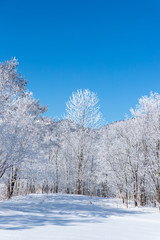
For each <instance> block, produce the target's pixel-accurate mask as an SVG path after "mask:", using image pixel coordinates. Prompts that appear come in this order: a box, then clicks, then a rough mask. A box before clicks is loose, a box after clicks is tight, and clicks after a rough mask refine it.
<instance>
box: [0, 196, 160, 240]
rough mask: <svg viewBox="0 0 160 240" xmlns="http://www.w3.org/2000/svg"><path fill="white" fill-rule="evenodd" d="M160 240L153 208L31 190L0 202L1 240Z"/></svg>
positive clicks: (159, 220)
mask: <svg viewBox="0 0 160 240" xmlns="http://www.w3.org/2000/svg"><path fill="white" fill-rule="evenodd" d="M11 239H12V240H32V239H33V240H42V239H43V240H51V239H52V240H59V239H61V240H160V214H159V212H158V209H154V208H132V207H130V208H129V209H126V208H125V207H124V206H123V205H121V202H120V201H118V200H113V199H103V198H97V197H86V196H78V195H63V194H49V195H41V194H32V195H29V196H26V197H15V198H13V199H12V200H11V201H3V202H0V240H11Z"/></svg>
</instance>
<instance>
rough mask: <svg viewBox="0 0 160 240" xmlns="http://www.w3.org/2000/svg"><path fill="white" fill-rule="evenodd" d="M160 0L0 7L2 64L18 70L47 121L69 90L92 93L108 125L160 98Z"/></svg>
mask: <svg viewBox="0 0 160 240" xmlns="http://www.w3.org/2000/svg"><path fill="white" fill-rule="evenodd" d="M159 12H160V1H159V0H152V1H147V0H145V1H143V0H139V1H137V0H134V1H128V0H126V1H123V0H122V1H119V0H112V1H107V0H106V1H105V0H104V1H101V0H99V1H98V0H96V1H94V0H92V1H90V0H57V1H55V0H45V1H41V0H39V1H38V0H32V1H31V0H27V1H26V0H23V1H20V0H14V1H11V0H7V1H5V0H0V61H1V62H2V61H4V60H8V59H10V58H11V57H13V56H16V57H17V58H18V60H19V63H20V66H19V71H20V72H21V73H22V75H23V76H24V77H25V78H26V79H27V80H28V81H29V85H28V87H29V89H30V90H31V91H32V92H33V93H34V96H35V97H36V98H37V99H40V102H41V104H43V105H46V104H48V105H49V110H48V113H47V116H52V117H55V116H58V117H61V116H62V115H63V113H64V111H65V102H66V101H67V100H68V98H69V96H70V95H71V93H72V92H73V91H76V90H77V89H84V88H89V89H90V90H91V91H94V92H96V93H97V95H98V97H99V99H100V105H101V111H102V113H103V115H104V118H105V120H106V121H107V122H112V121H116V120H121V119H124V115H125V114H126V113H129V109H130V107H134V106H135V104H136V103H137V100H138V98H140V97H141V96H143V95H146V94H147V95H148V94H149V93H150V91H157V92H159V93H160V14H159Z"/></svg>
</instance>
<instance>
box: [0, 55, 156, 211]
mask: <svg viewBox="0 0 160 240" xmlns="http://www.w3.org/2000/svg"><path fill="white" fill-rule="evenodd" d="M17 65H18V63H17V60H16V59H12V60H11V61H7V62H5V63H2V64H1V65H0V101H1V104H0V131H1V135H0V184H1V188H0V191H1V192H0V193H1V197H2V195H4V196H5V197H8V198H10V197H12V195H18V194H28V193H34V192H42V193H43V192H46V193H49V192H51V193H58V192H62V193H70V194H85V195H96V196H103V197H120V198H122V200H123V202H125V204H126V207H128V202H129V200H133V201H134V204H135V206H138V205H141V206H144V205H146V204H148V203H151V204H153V205H155V206H159V207H160V95H159V94H157V93H151V94H150V96H149V97H147V96H144V97H142V98H141V99H139V103H138V104H137V106H136V108H135V109H131V111H130V112H131V116H130V117H128V118H127V119H126V120H124V121H119V122H115V123H112V124H108V125H104V124H103V120H102V114H101V112H100V107H99V105H98V102H99V100H98V97H97V95H96V94H95V93H93V92H90V91H89V90H83V91H82V90H78V91H77V92H76V93H73V94H72V96H71V97H70V99H69V101H68V102H67V103H66V114H65V117H64V119H63V120H61V121H58V122H56V121H54V120H53V119H47V118H45V117H44V116H43V113H44V112H45V111H46V110H47V107H42V106H40V104H39V101H36V100H35V99H34V98H33V95H32V94H31V93H30V92H29V91H27V90H26V85H27V82H26V81H25V80H24V79H23V78H22V76H20V75H19V74H18V72H17Z"/></svg>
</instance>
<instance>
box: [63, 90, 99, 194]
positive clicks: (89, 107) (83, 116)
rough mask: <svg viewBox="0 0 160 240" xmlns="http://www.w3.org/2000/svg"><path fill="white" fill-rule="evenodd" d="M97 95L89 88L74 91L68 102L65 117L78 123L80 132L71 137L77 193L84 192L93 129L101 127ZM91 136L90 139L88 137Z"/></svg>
mask: <svg viewBox="0 0 160 240" xmlns="http://www.w3.org/2000/svg"><path fill="white" fill-rule="evenodd" d="M98 102H99V99H98V97H97V95H96V94H95V93H93V92H91V91H89V90H88V89H85V90H77V92H76V93H72V97H70V99H69V101H68V102H67V103H66V116H65V118H67V119H69V120H71V121H72V122H74V123H75V124H77V128H78V132H73V134H72V136H71V137H70V139H69V142H70V145H71V146H72V148H73V149H74V150H73V151H74V152H75V158H76V160H77V193H78V194H82V192H83V191H82V188H83V186H82V185H83V179H84V176H85V169H86V164H87V162H88V161H90V160H91V158H92V157H91V154H92V153H91V145H92V134H93V130H94V129H96V128H98V127H100V126H101V123H102V114H101V112H100V106H99V105H98ZM88 136H90V139H88Z"/></svg>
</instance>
